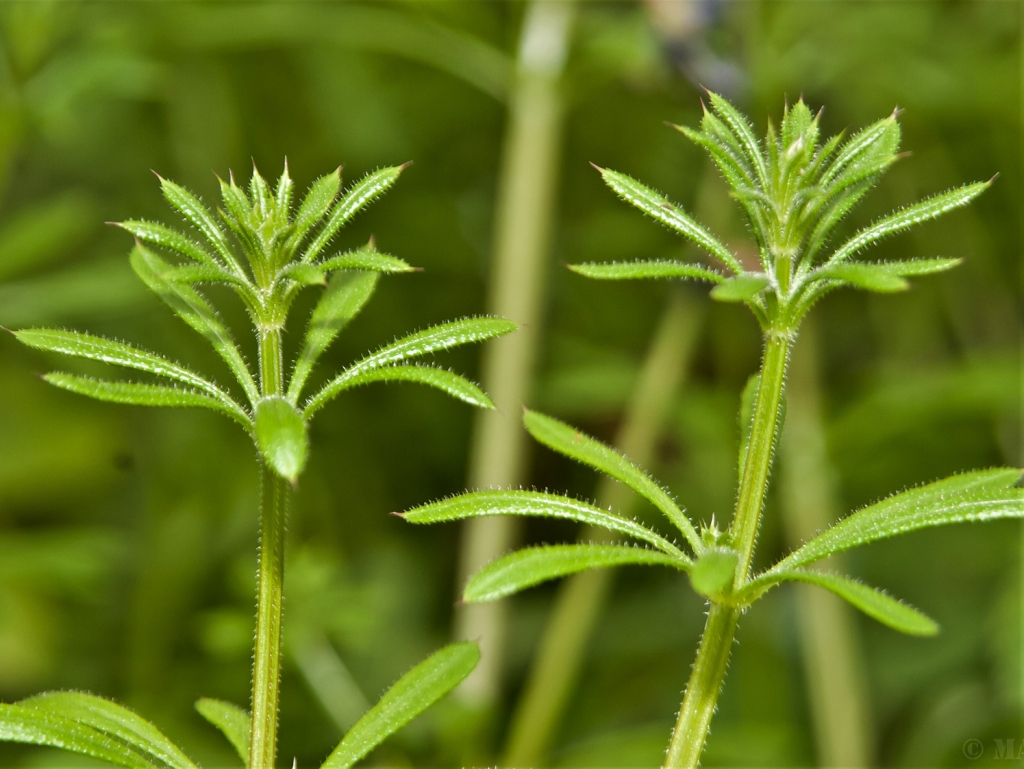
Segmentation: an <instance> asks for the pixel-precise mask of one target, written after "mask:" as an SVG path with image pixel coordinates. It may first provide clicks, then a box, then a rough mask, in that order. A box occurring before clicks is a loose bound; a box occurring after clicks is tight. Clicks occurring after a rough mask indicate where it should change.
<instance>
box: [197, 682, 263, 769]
mask: <svg viewBox="0 0 1024 769" xmlns="http://www.w3.org/2000/svg"><path fill="white" fill-rule="evenodd" d="M196 710H198V711H199V715H201V716H202V717H203V718H205V719H206V720H207V721H209V722H210V723H211V724H213V725H214V726H216V727H217V728H218V729H220V731H221V732H222V733H223V735H224V736H225V737H227V738H228V742H230V743H231V745H232V747H233V748H234V749H235V751H236V752H237V753H238V757H239V758H241V759H242V763H244V764H248V763H249V728H250V726H251V724H250V723H249V714H248V713H247V712H246V711H244V710H242V709H241V708H240V707H238V706H237V705H232V704H231V703H230V702H224V701H223V700H214V699H211V698H209V697H203V698H202V699H200V700H197V701H196Z"/></svg>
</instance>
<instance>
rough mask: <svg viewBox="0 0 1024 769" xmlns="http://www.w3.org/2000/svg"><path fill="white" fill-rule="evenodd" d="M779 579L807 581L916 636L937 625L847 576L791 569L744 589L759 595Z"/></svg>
mask: <svg viewBox="0 0 1024 769" xmlns="http://www.w3.org/2000/svg"><path fill="white" fill-rule="evenodd" d="M779 582H807V583H810V584H812V585H817V586H818V587H823V588H825V589H826V590H830V591H831V592H833V593H835V594H836V595H837V596H839V597H840V598H842V599H843V600H844V601H847V602H849V603H850V604H852V605H853V606H855V607H856V608H858V609H860V610H861V611H862V612H864V613H865V614H867V615H868V616H869V617H872V618H874V619H876V620H878V621H879V622H881V623H882V624H883V625H888V626H889V627H891V628H892V629H893V630H898V631H899V632H901V633H907V634H908V635H916V636H933V635H936V634H937V633H938V632H939V626H938V625H937V624H936V623H935V620H933V619H932V618H931V617H929V616H927V615H926V614H923V613H922V612H920V611H918V610H917V609H915V608H913V607H912V606H908V605H907V604H905V603H902V602H900V601H898V600H896V599H895V598H893V597H892V596H888V595H886V594H885V593H883V592H882V591H881V590H878V589H876V588H873V587H869V586H868V585H865V584H864V583H863V582H858V581H857V580H855V579H850V578H849V577H843V576H840V575H838V574H826V573H824V572H817V571H806V570H804V569H794V570H787V571H781V572H772V573H771V574H766V575H765V576H764V577H762V578H758V579H756V580H754V581H753V582H751V583H749V584H748V585H747V590H748V591H750V592H752V593H756V594H758V595H760V594H761V593H762V592H763V591H764V590H767V589H768V588H769V587H771V586H772V585H775V584H778V583H779Z"/></svg>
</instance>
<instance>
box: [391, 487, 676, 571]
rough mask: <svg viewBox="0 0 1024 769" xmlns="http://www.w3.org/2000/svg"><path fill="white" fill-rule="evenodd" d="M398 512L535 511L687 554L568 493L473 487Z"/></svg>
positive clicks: (408, 516)
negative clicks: (471, 489)
mask: <svg viewBox="0 0 1024 769" xmlns="http://www.w3.org/2000/svg"><path fill="white" fill-rule="evenodd" d="M398 515H399V516H401V517H402V518H404V519H405V520H407V521H409V522H410V523H440V522H442V521H458V520H462V519H464V518H479V517H481V516H485V515H535V516H538V517H542V518H561V519H563V520H569V521H577V522H579V523H588V524H590V525H592V526H600V527H601V528H604V529H608V530H609V531H615V532H618V533H619V534H625V535H626V536H629V537H634V538H635V539H639V540H641V541H643V542H646V543H648V544H650V545H654V546H655V547H656V548H658V549H659V550H661V551H663V552H665V553H668V554H669V555H672V556H675V557H676V558H682V559H686V555H685V554H684V553H683V552H682V551H681V550H680V549H679V548H677V547H676V546H675V545H673V544H672V543H671V542H669V541H668V540H667V539H665V538H664V537H662V536H661V535H659V534H655V533H654V532H653V531H651V530H650V529H648V528H646V527H645V526H641V525H640V524H639V523H636V522H635V521H631V520H629V519H628V518H623V517H622V516H621V515H616V514H615V513H610V512H608V511H606V510H602V509H600V508H599V507H594V506H593V505H590V504H587V503H586V502H582V501H580V500H578V499H572V498H570V497H561V496H556V495H554V494H545V493H543V492H540V491H506V490H502V489H495V490H489V491H473V492H470V493H468V494H460V495H458V496H456V497H449V498H448V499H441V500H438V501H437V502H430V503H428V504H426V505H420V506H419V507H414V508H413V509H412V510H407V511H406V512H404V513H399V514H398Z"/></svg>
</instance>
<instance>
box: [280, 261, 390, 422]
mask: <svg viewBox="0 0 1024 769" xmlns="http://www.w3.org/2000/svg"><path fill="white" fill-rule="evenodd" d="M306 266H309V265H306ZM376 287H377V275H376V273H373V272H359V273H354V274H353V273H341V274H338V275H335V276H334V277H333V278H332V279H331V282H330V284H329V285H328V287H327V290H326V291H324V293H323V295H322V296H321V297H320V301H319V302H317V305H316V308H315V309H314V310H313V316H312V317H311V318H310V319H309V327H308V328H307V329H306V339H305V342H304V343H303V345H302V352H301V353H299V359H298V360H297V361H296V362H295V369H294V371H293V373H292V379H291V382H289V384H288V399H289V400H291V401H292V402H294V401H296V400H297V399H298V397H299V394H300V393H301V392H302V388H303V387H305V385H306V380H307V379H308V378H309V374H310V372H311V371H312V370H313V366H314V364H316V362H317V360H318V359H319V358H320V356H321V355H322V354H323V352H324V350H326V349H327V348H328V347H330V345H331V342H333V341H334V338H335V337H336V336H337V335H338V334H339V333H340V332H341V330H342V329H343V328H345V326H347V325H348V323H349V321H351V320H352V318H354V317H355V316H356V315H358V314H359V311H360V310H362V309H363V306H364V305H365V304H366V303H367V302H368V301H369V300H370V297H371V296H373V292H374V289H375V288H376Z"/></svg>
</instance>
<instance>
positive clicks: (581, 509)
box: [402, 411, 1024, 635]
mask: <svg viewBox="0 0 1024 769" xmlns="http://www.w3.org/2000/svg"><path fill="white" fill-rule="evenodd" d="M523 423H524V425H525V426H526V429H527V430H528V431H529V432H530V434H531V435H532V436H533V437H534V438H535V439H536V440H538V441H540V442H541V443H543V444H544V445H546V446H548V447H549V448H551V449H554V450H555V451H558V452H559V453H561V454H564V455H565V456H568V457H570V458H572V459H575V460H577V461H579V462H581V463H583V464H585V465H589V466H590V467H592V468H594V469H596V470H599V471H601V472H603V473H605V474H607V475H609V476H610V477H612V478H614V479H615V480H617V481H620V482H622V483H624V484H626V485H627V486H629V487H630V488H631V489H632V490H633V491H635V492H637V493H638V494H640V495H641V496H642V497H644V498H645V499H647V500H648V501H649V502H650V503H651V504H652V505H654V506H655V507H656V508H658V509H659V510H660V511H661V512H662V513H663V514H664V515H665V517H666V518H668V519H669V521H670V522H671V523H672V524H673V525H674V526H675V527H676V528H677V529H678V530H679V532H680V533H681V534H682V535H683V537H684V538H685V539H686V542H687V544H688V545H689V552H684V551H683V550H681V549H680V548H679V547H677V546H676V545H675V544H673V543H672V542H670V541H669V540H668V539H666V538H665V537H663V536H661V535H660V534H658V533H657V532H655V531H653V530H652V529H650V528H648V527H646V526H643V525H641V524H639V523H637V522H636V521H633V520H630V519H628V518H625V517H623V516H620V515H618V514H616V513H614V512H610V511H606V510H601V509H600V508H598V507H595V506H594V505H591V504H589V503H586V502H583V501H580V500H577V499H572V498H569V497H564V496H557V495H553V494H545V493H540V492H534V491H500V490H497V491H478V492H472V493H468V494H462V495H459V496H456V497H452V498H450V499H445V500H441V501H438V502H432V503H430V504H427V505H423V506H420V507H416V508H413V509H412V510H409V511H407V512H405V513H403V514H402V517H403V518H405V520H407V521H409V522H411V523H436V522H441V521H452V520H459V519H463V518H473V517H478V516H484V515H527V516H541V517H550V518H562V519H567V520H574V521H577V522H579V523H584V524H588V525H591V526H599V527H602V528H604V529H607V530H609V531H611V532H613V533H614V534H615V535H617V536H618V537H620V538H628V539H632V540H634V541H635V542H636V543H639V544H640V546H636V545H634V544H612V545H597V544H585V543H577V544H569V545H546V546H540V547H529V548H524V549H522V550H519V551H516V552H513V553H510V554H508V555H505V556H502V557H500V558H498V559H496V560H494V561H492V562H491V563H489V564H488V565H486V566H484V567H483V568H482V569H481V570H480V571H478V572H477V573H476V574H474V575H473V576H472V577H470V579H469V582H468V583H467V584H466V587H465V591H464V594H463V595H464V599H465V600H466V601H491V600H495V599H498V598H503V597H505V596H508V595H512V594H514V593H517V592H519V591H520V590H524V589H526V588H528V587H532V586H534V585H537V584H540V583H542V582H545V581H547V580H550V579H555V578H558V577H564V576H567V575H570V574H574V573H577V572H580V571H584V570H587V569H592V568H603V567H609V566H620V565H624V564H647V565H654V564H657V565H664V566H670V567H672V568H675V569H678V570H680V571H685V572H688V573H689V575H690V582H691V584H692V585H693V587H694V589H695V590H696V591H697V592H699V593H700V594H702V595H704V596H706V597H708V598H711V599H713V600H715V601H716V602H719V603H724V604H727V605H730V606H735V607H738V608H746V607H748V606H750V605H751V604H752V603H753V602H754V601H756V600H757V599H758V598H760V597H761V596H762V595H764V594H765V592H767V591H768V590H769V589H770V588H771V587H773V586H775V585H777V584H780V583H782V582H794V581H796V582H806V583H810V584H813V585H817V586H819V587H823V588H825V589H826V590H830V591H831V592H833V593H835V594H836V595H838V596H839V597H841V598H843V599H844V600H846V601H848V602H849V603H851V604H852V605H853V606H855V607H856V608H858V609H860V610H861V611H863V612H864V613H866V614H868V615H869V616H871V617H873V618H875V619H877V620H878V621H880V622H882V623H884V624H886V625H888V626H890V627H892V628H894V629H896V630H899V631H901V632H904V633H909V634H912V635H933V634H934V633H936V632H938V626H937V625H936V624H935V623H934V622H933V621H932V620H931V619H929V618H928V617H926V616H925V615H923V614H922V613H921V612H919V611H917V610H916V609H913V608H911V607H909V606H907V605H905V604H903V603H901V602H899V601H897V600H896V599H894V598H891V597H890V596H888V595H886V594H885V593H883V592H882V591H880V590H877V589H875V588H871V587H868V586H867V585H864V584H862V583H860V582H858V581H856V580H854V579H851V578H849V577H845V576H841V575H836V574H829V573H824V572H820V571H812V570H809V569H808V568H806V567H808V566H810V565H812V564H814V563H816V562H817V561H820V560H822V559H824V558H827V557H828V556H830V555H832V554H834V553H838V552H841V551H844V550H849V549H850V548H853V547H857V546H859V545H863V544H867V543H869V542H874V541H876V540H880V539H886V538H888V537H892V536H895V535H897V534H903V533H906V532H909V531H914V530H916V529H921V528H926V527H932V526H941V525H944V524H949V523H959V522H964V521H982V520H994V519H997V518H1021V517H1024V490H1022V489H1019V488H1015V487H1014V484H1015V483H1017V481H1018V480H1019V479H1020V477H1021V472H1020V471H1019V470H1015V469H994V470H981V471H976V472H972V473H964V474H962V475H955V476H953V477H951V478H947V479H945V480H941V481H937V482H935V483H932V484H929V485H927V486H921V487H918V488H914V489H910V490H908V491H905V492H903V493H901V494H896V495H895V496H892V497H889V498H888V499H885V500H883V501H881V502H878V503H876V504H874V505H870V506H868V507H865V508H863V509H861V510H858V511H857V512H855V513H853V514H851V515H849V516H848V517H846V518H844V519H843V520H841V521H840V522H839V523H837V524H835V525H834V526H832V527H831V528H830V529H828V530H826V531H825V532H823V533H822V534H820V535H819V536H817V537H815V538H814V539H812V540H811V541H809V542H808V543H806V544H805V545H804V546H803V547H801V548H799V549H798V550H796V551H795V552H793V553H791V554H790V555H789V556H787V557H786V558H784V559H783V560H781V561H779V563H777V564H776V565H775V566H773V567H772V568H770V569H768V570H767V571H765V572H764V573H762V574H761V575H759V576H756V577H754V578H753V579H751V580H749V581H747V580H740V581H738V582H737V579H736V564H737V553H736V551H735V550H733V549H732V548H731V547H730V543H729V542H728V539H727V537H726V536H725V535H722V534H719V533H718V532H717V531H716V530H714V529H709V528H705V529H704V530H703V531H702V532H701V534H698V532H697V530H696V528H695V527H694V525H693V524H692V523H691V522H690V520H689V518H687V517H686V515H685V513H684V512H683V510H682V508H680V507H679V506H678V505H677V504H676V503H675V501H674V500H673V499H672V498H671V496H670V495H669V494H668V492H666V491H665V490H664V489H663V488H662V487H661V486H660V485H658V483H657V482H656V481H654V480H653V479H652V478H651V477H650V476H649V475H648V474H646V473H645V472H644V471H643V470H641V469H640V468H638V467H636V466H635V465H633V464H632V463H631V462H630V461H629V460H628V459H627V458H626V457H624V456H623V455H622V454H620V453H618V452H617V451H615V450H614V449H612V448H611V447H609V446H607V445H605V444H603V443H601V442H599V441H597V440H595V439H594V438H591V437H589V436H586V435H584V434H583V433H581V432H579V431H577V430H575V429H573V428H572V427H571V426H569V425H567V424H565V423H563V422H560V421H558V420H556V419H552V418H551V417H548V416H544V415H543V414H538V413H536V412H532V411H527V412H526V413H525V415H524V417H523Z"/></svg>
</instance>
